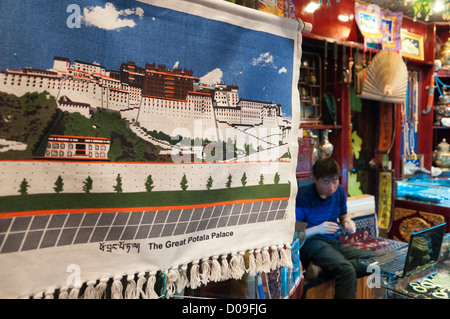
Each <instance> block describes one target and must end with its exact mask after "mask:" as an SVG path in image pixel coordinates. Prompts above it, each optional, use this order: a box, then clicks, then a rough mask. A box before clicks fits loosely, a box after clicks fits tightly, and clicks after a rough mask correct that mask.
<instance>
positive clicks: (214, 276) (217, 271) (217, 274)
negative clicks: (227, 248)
mask: <svg viewBox="0 0 450 319" xmlns="http://www.w3.org/2000/svg"><path fill="white" fill-rule="evenodd" d="M218 258H219V256H213V257H212V258H211V259H212V260H211V273H210V277H209V279H210V280H211V281H213V282H218V281H220V280H221V278H222V268H221V266H220V263H219V261H218V260H217V259H218Z"/></svg>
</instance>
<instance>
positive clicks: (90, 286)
mask: <svg viewBox="0 0 450 319" xmlns="http://www.w3.org/2000/svg"><path fill="white" fill-rule="evenodd" d="M96 283H97V281H96V280H89V281H88V282H87V283H86V285H87V286H86V290H85V291H84V296H83V298H84V299H96V295H95V287H94V285H95V284H96Z"/></svg>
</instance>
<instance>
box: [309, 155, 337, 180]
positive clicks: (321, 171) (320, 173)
mask: <svg viewBox="0 0 450 319" xmlns="http://www.w3.org/2000/svg"><path fill="white" fill-rule="evenodd" d="M312 173H313V176H314V177H315V179H320V178H323V177H336V176H337V177H340V176H341V167H340V166H339V164H338V163H337V162H336V161H335V160H334V159H333V158H331V157H327V158H321V159H318V160H317V161H316V162H315V163H314V165H313V167H312Z"/></svg>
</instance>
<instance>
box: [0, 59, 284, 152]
mask: <svg viewBox="0 0 450 319" xmlns="http://www.w3.org/2000/svg"><path fill="white" fill-rule="evenodd" d="M0 91H2V92H5V93H11V94H15V95H17V96H21V95H23V94H25V93H27V92H38V93H41V92H44V91H47V92H49V93H50V94H51V95H53V96H54V97H55V98H56V100H57V103H58V107H59V108H60V109H61V110H63V111H68V112H79V113H80V114H82V115H84V116H86V117H89V116H90V114H91V113H92V111H93V110H95V109H107V110H110V111H115V112H120V114H121V116H122V118H123V119H125V120H127V121H128V122H129V123H130V127H131V128H132V129H133V130H134V131H135V132H136V133H137V134H138V135H140V136H141V137H142V138H146V137H145V136H144V133H143V131H141V130H142V128H144V129H146V130H156V131H161V132H164V133H166V134H168V135H170V136H173V135H176V134H180V135H182V136H185V137H189V138H193V139H195V138H197V137H199V138H208V139H209V140H220V139H221V140H225V139H226V138H227V137H229V136H230V133H229V130H230V129H232V132H233V133H232V134H233V135H234V136H235V137H234V138H235V139H236V136H239V135H242V136H243V137H244V138H245V139H247V140H248V139H249V140H250V143H252V142H251V140H252V139H253V140H254V141H256V142H257V143H258V146H260V147H262V148H267V147H270V146H274V145H275V144H277V145H278V144H284V141H285V139H286V137H287V136H288V134H289V133H290V130H291V127H290V125H291V123H290V120H289V119H286V118H283V116H282V112H281V105H280V104H274V103H272V102H261V101H254V100H247V99H243V98H239V88H238V87H237V86H230V85H225V84H217V85H214V86H209V85H205V84H202V83H200V79H199V78H198V77H195V76H194V75H193V71H192V70H187V69H184V70H183V69H181V68H174V69H168V68H166V67H165V66H164V65H158V66H157V65H155V64H150V63H147V64H146V65H145V68H142V67H139V66H137V65H136V64H135V63H134V62H130V61H128V62H126V63H122V64H121V66H120V70H118V71H117V70H106V69H105V67H103V66H101V65H100V64H98V63H87V62H82V61H78V60H75V61H74V62H73V63H72V64H71V63H70V60H69V59H68V58H64V57H54V63H53V68H51V69H48V70H38V69H33V68H21V69H20V70H14V69H7V70H6V71H2V72H0ZM227 130H228V133H227ZM186 135H187V136H186ZM274 135H275V136H278V137H277V138H278V141H279V142H276V143H273V141H274V138H273V136H274ZM268 136H271V141H269V139H268ZM147 139H148V140H149V142H151V143H153V144H158V145H159V146H160V147H162V148H163V149H165V151H166V152H169V153H170V151H171V148H172V147H171V146H170V145H169V144H168V143H164V142H163V141H159V140H155V139H152V138H150V137H147ZM247 143H248V142H247Z"/></svg>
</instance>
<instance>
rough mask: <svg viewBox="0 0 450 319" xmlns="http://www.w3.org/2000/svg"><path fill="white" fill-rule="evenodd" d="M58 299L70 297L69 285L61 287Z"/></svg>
mask: <svg viewBox="0 0 450 319" xmlns="http://www.w3.org/2000/svg"><path fill="white" fill-rule="evenodd" d="M58 299H69V288H68V287H67V286H63V287H61V288H59V296H58Z"/></svg>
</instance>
